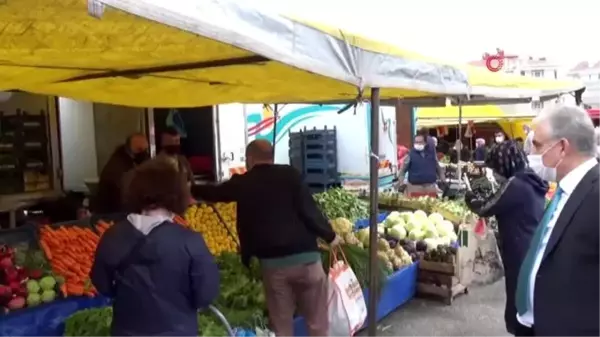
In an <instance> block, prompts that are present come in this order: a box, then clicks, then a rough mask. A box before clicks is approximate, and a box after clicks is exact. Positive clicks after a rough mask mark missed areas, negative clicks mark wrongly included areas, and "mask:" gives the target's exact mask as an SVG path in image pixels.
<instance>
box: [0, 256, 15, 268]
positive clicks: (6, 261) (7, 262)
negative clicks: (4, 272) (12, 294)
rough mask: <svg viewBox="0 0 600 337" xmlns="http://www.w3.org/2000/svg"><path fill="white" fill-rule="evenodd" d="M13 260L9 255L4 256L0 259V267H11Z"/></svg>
mask: <svg viewBox="0 0 600 337" xmlns="http://www.w3.org/2000/svg"><path fill="white" fill-rule="evenodd" d="M12 266H13V262H12V259H11V258H10V257H9V256H5V257H3V258H2V259H1V260H0V269H8V268H12Z"/></svg>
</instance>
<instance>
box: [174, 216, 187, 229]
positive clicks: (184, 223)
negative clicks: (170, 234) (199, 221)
mask: <svg viewBox="0 0 600 337" xmlns="http://www.w3.org/2000/svg"><path fill="white" fill-rule="evenodd" d="M173 221H175V223H176V224H180V225H182V226H184V227H188V223H187V221H185V219H184V218H183V217H182V216H180V215H175V217H174V218H173Z"/></svg>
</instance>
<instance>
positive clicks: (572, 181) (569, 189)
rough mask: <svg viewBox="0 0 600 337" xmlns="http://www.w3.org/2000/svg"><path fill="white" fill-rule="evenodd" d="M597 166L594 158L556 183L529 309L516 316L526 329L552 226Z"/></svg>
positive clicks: (532, 280) (535, 264) (534, 268)
mask: <svg viewBox="0 0 600 337" xmlns="http://www.w3.org/2000/svg"><path fill="white" fill-rule="evenodd" d="M596 164H598V161H597V160H596V158H593V159H589V160H587V161H585V162H584V163H582V164H580V165H579V166H577V167H576V168H575V169H574V170H573V171H571V172H569V173H568V174H567V175H566V176H564V178H562V180H561V181H560V182H559V183H558V186H559V187H560V188H561V189H562V191H563V193H562V195H561V197H560V200H559V201H558V205H557V206H556V211H554V214H553V215H552V218H551V219H550V222H548V230H547V231H546V233H545V235H544V236H543V237H542V241H541V242H540V249H538V252H537V255H536V256H535V260H534V262H533V266H532V270H531V277H530V278H529V300H528V301H529V303H531V309H530V310H528V311H527V312H526V313H525V314H524V315H523V316H520V315H519V314H517V320H518V321H519V322H520V323H521V324H523V325H524V326H527V327H532V326H533V324H534V323H533V293H534V289H535V279H536V278H537V273H538V270H539V269H540V264H541V263H542V257H543V256H544V252H545V251H546V245H547V244H548V240H549V239H550V236H551V235H552V231H553V230H554V225H556V221H557V220H558V217H559V216H560V213H561V212H562V210H563V208H564V207H565V205H566V204H567V201H568V200H569V197H570V196H571V194H573V191H574V190H575V188H576V187H577V185H579V182H581V180H582V179H583V177H584V176H585V175H586V174H587V173H588V171H589V170H591V169H592V168H593V167H594V166H596Z"/></svg>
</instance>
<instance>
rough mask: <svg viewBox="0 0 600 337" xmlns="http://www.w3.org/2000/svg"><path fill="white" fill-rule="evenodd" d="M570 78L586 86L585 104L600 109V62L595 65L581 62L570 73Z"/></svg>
mask: <svg viewBox="0 0 600 337" xmlns="http://www.w3.org/2000/svg"><path fill="white" fill-rule="evenodd" d="M568 76H569V77H570V78H573V79H577V80H580V81H582V82H583V84H585V92H584V93H583V96H582V100H583V104H585V105H586V106H588V107H590V108H593V109H600V60H599V61H597V62H595V63H593V62H592V63H590V62H587V61H584V62H580V63H579V64H577V65H576V66H575V67H573V68H572V69H571V70H569V72H568Z"/></svg>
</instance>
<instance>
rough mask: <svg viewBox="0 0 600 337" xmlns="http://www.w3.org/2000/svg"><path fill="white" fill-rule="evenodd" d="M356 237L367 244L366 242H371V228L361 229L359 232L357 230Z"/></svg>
mask: <svg viewBox="0 0 600 337" xmlns="http://www.w3.org/2000/svg"><path fill="white" fill-rule="evenodd" d="M356 237H357V238H358V240H360V242H362V243H363V244H365V242H367V243H368V242H369V228H368V227H367V228H363V229H360V230H359V231H358V232H356Z"/></svg>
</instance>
